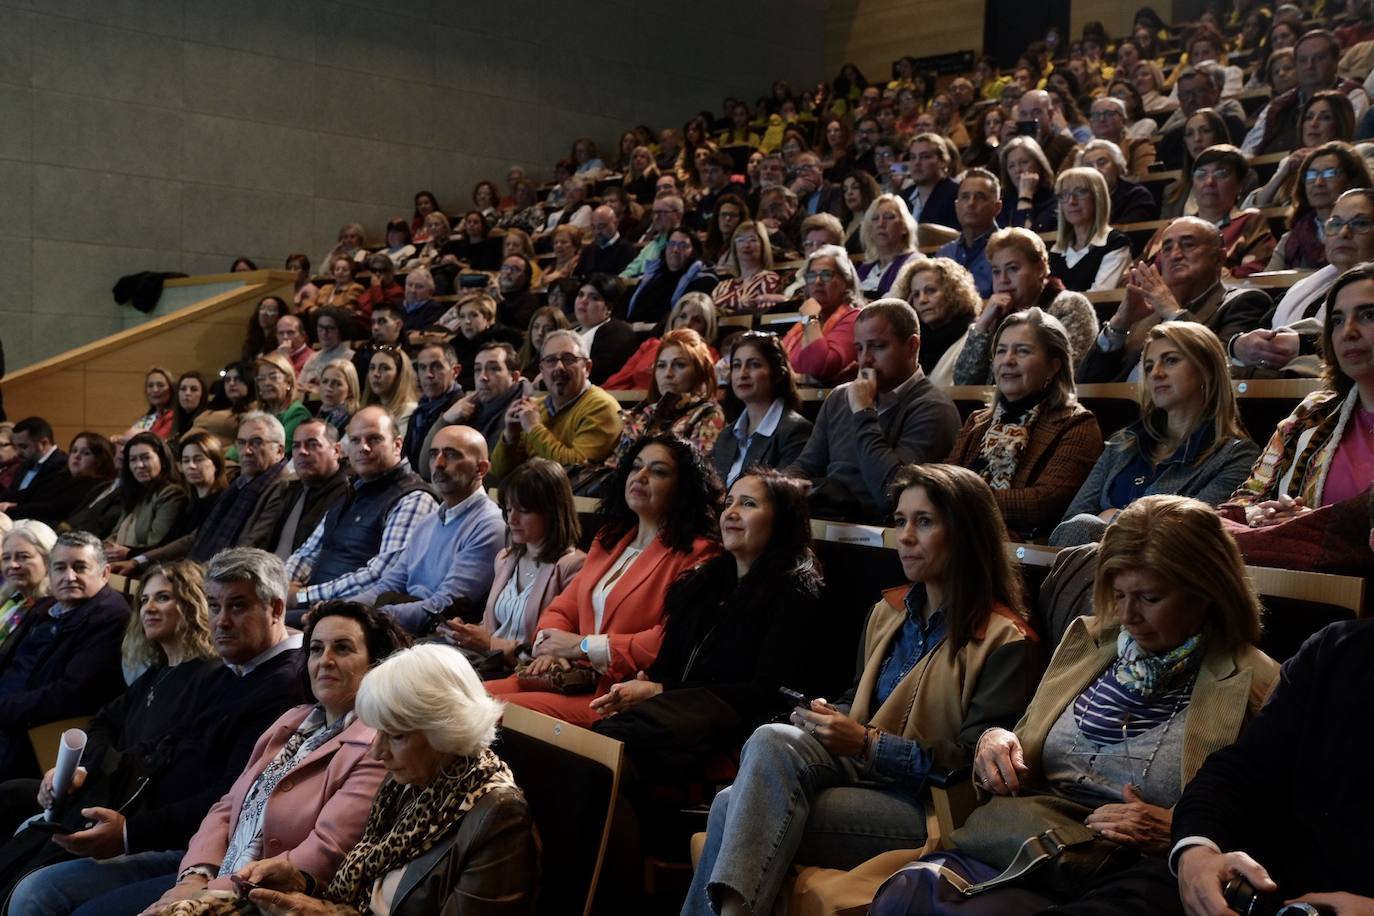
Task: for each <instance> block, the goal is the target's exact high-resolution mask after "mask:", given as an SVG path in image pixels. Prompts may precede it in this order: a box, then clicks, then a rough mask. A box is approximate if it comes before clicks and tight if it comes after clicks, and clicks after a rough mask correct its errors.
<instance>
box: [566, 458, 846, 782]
mask: <svg viewBox="0 0 1374 916" xmlns="http://www.w3.org/2000/svg"><path fill="white" fill-rule="evenodd" d="M720 533H721V546H722V547H724V548H725V550H724V552H723V553H721V554H719V555H717V556H715V557H714V558H712V559H710V560H707V561H706V562H705V563H703V564H702V565H701V566H699V567H697V568H696V569H693V570H691V571H689V572H687V573H684V574H683V575H682V576H681V577H679V578H678V580H677V581H676V582H674V583H673V584H672V586H671V587H670V588H669V589H668V594H667V596H666V597H665V599H664V607H663V613H664V625H663V645H662V648H660V649H659V652H658V658H657V659H655V661H654V663H653V664H652V665H650V666H649V669H648V670H647V671H641V672H639V675H638V676H637V677H636V679H635V680H632V681H624V682H622V683H619V684H615V685H614V686H612V687H611V689H610V692H609V693H607V694H606V695H604V696H602V697H598V698H597V699H595V700H593V701H592V709H593V710H594V711H596V712H599V713H600V714H601V715H603V716H605V717H606V718H604V719H603V720H602V721H600V722H598V723H597V724H596V726H595V729H596V730H597V731H599V732H602V733H603V734H607V735H610V736H611V737H614V738H616V739H617V740H620V741H624V742H625V749H626V754H627V757H628V759H629V761H630V763H631V765H632V767H633V768H634V770H633V771H632V772H633V774H634V775H637V776H639V777H640V778H645V777H647V776H648V775H649V774H652V777H653V780H654V781H655V782H663V781H670V780H672V779H674V778H681V777H683V776H687V775H690V774H692V773H693V772H695V771H696V770H698V769H699V768H700V766H701V765H702V764H703V763H704V762H705V761H707V760H709V759H710V757H711V756H712V755H713V754H716V753H719V752H721V751H728V750H734V749H736V748H738V747H739V745H740V744H741V743H742V742H743V741H744V739H745V738H746V737H747V736H748V735H749V733H750V732H752V731H753V729H754V728H755V727H757V726H758V725H761V724H763V723H764V722H766V721H768V720H769V719H771V718H773V716H775V715H777V714H778V713H781V712H783V711H785V710H786V709H787V708H788V704H787V703H785V702H784V701H783V700H782V698H781V696H780V694H779V692H778V688H779V687H790V688H792V689H794V690H801V691H806V690H807V689H808V688H810V687H812V686H816V685H813V684H812V683H811V682H810V678H809V675H814V672H815V671H817V670H818V665H817V661H818V659H819V655H820V653H821V652H822V651H823V650H824V646H825V640H824V639H823V638H818V634H821V633H823V632H824V631H825V627H824V625H823V624H822V621H821V617H820V604H819V596H820V585H821V574H820V568H819V565H818V564H817V561H816V558H815V555H814V554H813V553H812V551H811V522H810V516H809V513H808V511H807V503H806V496H805V494H804V492H803V490H802V488H801V484H800V482H799V481H797V480H795V479H792V478H789V477H784V476H783V475H782V474H780V473H778V472H777V471H774V470H765V469H755V470H750V471H748V472H746V473H745V474H744V475H743V476H741V477H740V478H739V479H738V480H736V481H735V484H734V486H732V487H731V488H730V492H729V495H728V496H727V497H726V499H725V507H724V509H723V510H722V511H721V514H720Z"/></svg>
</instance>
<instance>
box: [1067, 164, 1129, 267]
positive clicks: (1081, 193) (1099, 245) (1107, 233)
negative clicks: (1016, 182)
mask: <svg viewBox="0 0 1374 916" xmlns="http://www.w3.org/2000/svg"><path fill="white" fill-rule="evenodd" d="M1054 190H1055V193H1056V194H1057V195H1058V196H1059V237H1058V238H1057V239H1055V242H1054V247H1053V248H1051V249H1050V273H1052V274H1053V275H1054V276H1056V277H1058V278H1059V279H1060V280H1061V281H1062V282H1063V284H1064V288H1065V289H1071V290H1073V291H1074V292H1079V293H1086V292H1093V291H1096V290H1107V289H1116V288H1117V287H1118V286H1120V285H1121V279H1122V277H1123V276H1125V274H1126V268H1127V267H1129V266H1130V264H1131V240H1130V239H1129V238H1127V237H1126V233H1124V232H1122V231H1120V230H1119V229H1113V228H1112V227H1111V223H1110V222H1109V221H1108V218H1109V217H1110V215H1111V198H1110V197H1109V196H1108V193H1107V181H1106V179H1105V178H1103V177H1102V175H1101V173H1100V172H1098V171H1097V169H1094V168H1084V167H1079V168H1072V169H1066V170H1064V171H1063V172H1061V173H1060V175H1059V178H1058V179H1057V180H1056V181H1055V185H1054Z"/></svg>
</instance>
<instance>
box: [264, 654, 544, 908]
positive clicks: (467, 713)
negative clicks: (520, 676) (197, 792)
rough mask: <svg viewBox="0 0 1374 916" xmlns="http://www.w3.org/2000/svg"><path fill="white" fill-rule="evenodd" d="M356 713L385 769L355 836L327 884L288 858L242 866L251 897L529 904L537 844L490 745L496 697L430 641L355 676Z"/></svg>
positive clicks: (534, 892) (270, 904)
mask: <svg viewBox="0 0 1374 916" xmlns="http://www.w3.org/2000/svg"><path fill="white" fill-rule="evenodd" d="M357 711H358V718H359V720H360V722H362V723H365V724H367V725H368V726H369V727H370V728H375V730H376V734H377V737H376V739H375V740H374V743H373V756H375V757H376V758H377V759H378V760H379V761H380V762H381V764H382V765H383V766H385V767H386V769H387V779H386V780H385V781H384V782H383V783H382V786H381V788H380V789H379V790H378V792H377V798H376V800H375V801H374V802H373V804H372V811H371V812H370V813H369V814H368V818H367V823H366V826H365V827H364V828H363V833H362V839H361V840H360V841H359V842H358V843H357V845H355V846H353V848H352V849H351V850H349V851H348V854H347V855H346V856H345V857H344V859H343V861H342V863H340V865H339V867H338V870H337V871H336V872H335V874H334V879H333V881H331V882H330V883H329V884H328V885H327V886H325V884H324V883H323V882H322V881H313V880H311V879H313V878H314V876H313V875H309V872H308V871H305V870H303V869H301V868H300V867H299V865H298V864H297V863H296V862H294V861H292V860H290V859H289V858H287V859H283V858H281V857H277V858H273V859H265V860H262V861H260V862H259V863H257V864H255V865H252V866H249V868H248V869H247V870H246V872H245V875H246V877H247V878H248V880H250V881H251V882H253V883H255V884H259V885H261V886H262V888H261V889H259V890H254V891H252V893H251V894H250V900H252V901H253V902H256V903H258V904H260V905H262V906H264V907H265V908H266V909H267V910H268V911H270V912H290V913H305V912H326V911H327V912H330V913H338V914H356V913H380V912H386V913H391V914H393V916H424V914H428V913H436V912H446V913H480V912H497V911H499V912H502V913H510V914H513V916H514V914H519V916H528V914H530V913H533V912H534V903H535V899H536V898H537V897H538V895H539V881H538V877H537V876H538V874H539V841H538V838H537V835H536V833H535V830H534V823H533V821H532V819H531V815H530V811H529V808H528V806H527V805H526V803H525V798H524V795H523V794H522V793H521V791H520V789H519V787H518V786H517V785H516V784H515V778H514V776H513V775H512V774H511V771H510V769H509V768H508V767H507V766H506V764H505V763H504V762H503V761H502V760H501V758H500V757H498V756H497V755H496V754H495V753H494V752H493V751H492V749H491V745H492V743H493V741H494V740H495V737H496V725H497V721H498V719H499V718H500V715H501V704H500V703H498V702H495V701H493V700H492V699H490V698H489V697H487V696H485V695H484V694H483V693H482V685H481V682H480V681H479V680H478V679H477V677H476V675H475V674H474V673H473V670H472V666H471V665H469V664H468V663H467V662H466V661H464V660H463V659H462V658H460V657H459V656H458V654H457V653H454V652H452V651H450V650H448V649H445V648H443V647H441V646H416V647H415V648H413V649H408V650H404V651H401V652H398V653H397V654H396V656H395V657H393V658H391V659H388V660H387V661H386V662H383V663H382V664H381V665H379V666H378V667H377V668H376V669H374V670H373V671H371V672H369V673H368V675H367V677H366V678H364V680H363V685H362V687H361V689H360V690H359V692H358V700H357ZM308 875H309V877H307V876H308ZM307 894H309V895H308V896H307ZM321 900H323V901H327V902H324V903H322V902H320V901H321Z"/></svg>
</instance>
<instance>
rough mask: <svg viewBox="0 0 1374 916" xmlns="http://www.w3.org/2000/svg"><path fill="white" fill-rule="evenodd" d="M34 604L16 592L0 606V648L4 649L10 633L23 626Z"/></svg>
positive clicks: (30, 599)
mask: <svg viewBox="0 0 1374 916" xmlns="http://www.w3.org/2000/svg"><path fill="white" fill-rule="evenodd" d="M34 603H35V602H34V601H33V599H32V598H25V597H24V596H23V595H20V594H18V593H17V592H16V593H15V594H14V595H13V596H12V597H11V598H10V599H9V600H7V601H6V602H5V603H4V604H3V605H0V648H3V647H4V645H5V642H6V640H8V639H9V638H10V635H11V634H12V633H14V631H15V630H17V629H19V627H20V626H22V625H23V623H24V619H25V618H26V617H27V616H28V614H29V611H31V610H33V606H34Z"/></svg>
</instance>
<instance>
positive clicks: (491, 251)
mask: <svg viewBox="0 0 1374 916" xmlns="http://www.w3.org/2000/svg"><path fill="white" fill-rule="evenodd" d="M440 254H441V255H445V256H446V255H453V256H454V257H456V258H457V259H458V260H459V262H460V263H462V264H463V265H466V267H467V268H468V269H471V270H496V269H497V268H498V267H500V266H501V240H500V239H498V238H494V237H493V236H492V235H491V234H490V231H489V230H488V228H487V220H486V217H484V216H483V215H482V214H481V213H480V212H479V211H477V210H469V211H468V212H467V213H465V214H463V227H462V229H461V230H460V231H459V232H457V233H456V235H455V236H454V237H453V238H451V239H450V240H449V241H448V242H447V243H446V244H445V245H444V246H443V248H442V249H440Z"/></svg>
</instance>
